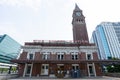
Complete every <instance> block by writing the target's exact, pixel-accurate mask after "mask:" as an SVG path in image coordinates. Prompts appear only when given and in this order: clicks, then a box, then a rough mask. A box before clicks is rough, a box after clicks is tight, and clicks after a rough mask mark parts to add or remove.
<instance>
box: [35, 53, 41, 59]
mask: <svg viewBox="0 0 120 80" xmlns="http://www.w3.org/2000/svg"><path fill="white" fill-rule="evenodd" d="M40 57H41V55H40V52H35V58H34V59H35V60H40Z"/></svg>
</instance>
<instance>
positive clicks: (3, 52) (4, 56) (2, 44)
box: [0, 34, 21, 68]
mask: <svg viewBox="0 0 120 80" xmlns="http://www.w3.org/2000/svg"><path fill="white" fill-rule="evenodd" d="M20 48H21V45H20V44H19V43H18V42H17V41H15V40H14V39H12V38H11V37H10V36H8V35H6V34H4V35H0V67H3V68H5V67H8V66H9V64H11V62H10V60H12V59H16V58H17V57H18V55H19V53H20Z"/></svg>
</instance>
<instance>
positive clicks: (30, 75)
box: [30, 63, 33, 77]
mask: <svg viewBox="0 0 120 80" xmlns="http://www.w3.org/2000/svg"><path fill="white" fill-rule="evenodd" d="M30 66H31V70H30V77H31V75H32V71H33V63H32V64H30Z"/></svg>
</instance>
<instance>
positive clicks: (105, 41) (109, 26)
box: [92, 22, 120, 59]
mask: <svg viewBox="0 0 120 80" xmlns="http://www.w3.org/2000/svg"><path fill="white" fill-rule="evenodd" d="M92 39H93V41H94V42H95V43H96V45H97V46H98V48H99V49H98V52H99V56H100V58H101V59H108V58H110V57H111V58H113V57H115V58H120V51H119V48H120V47H119V45H120V22H103V23H101V24H99V25H98V26H97V27H96V29H95V31H94V32H93V35H92Z"/></svg>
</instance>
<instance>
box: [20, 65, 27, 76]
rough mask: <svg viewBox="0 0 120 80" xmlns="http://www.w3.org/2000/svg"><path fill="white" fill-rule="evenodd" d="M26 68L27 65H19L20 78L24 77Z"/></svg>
mask: <svg viewBox="0 0 120 80" xmlns="http://www.w3.org/2000/svg"><path fill="white" fill-rule="evenodd" d="M24 68H25V64H19V65H18V73H19V76H23V73H24Z"/></svg>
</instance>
